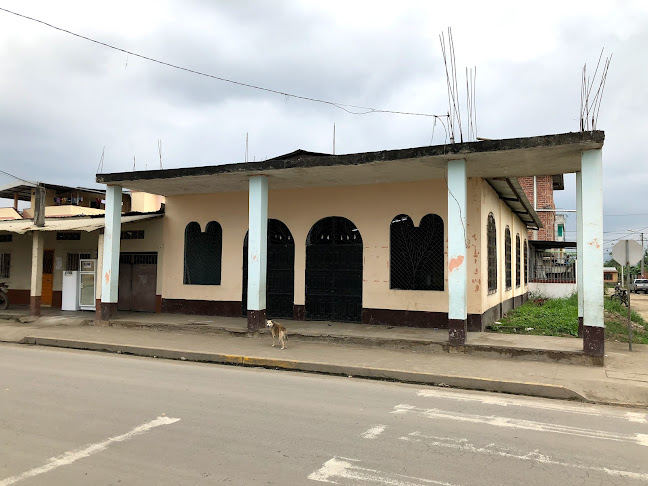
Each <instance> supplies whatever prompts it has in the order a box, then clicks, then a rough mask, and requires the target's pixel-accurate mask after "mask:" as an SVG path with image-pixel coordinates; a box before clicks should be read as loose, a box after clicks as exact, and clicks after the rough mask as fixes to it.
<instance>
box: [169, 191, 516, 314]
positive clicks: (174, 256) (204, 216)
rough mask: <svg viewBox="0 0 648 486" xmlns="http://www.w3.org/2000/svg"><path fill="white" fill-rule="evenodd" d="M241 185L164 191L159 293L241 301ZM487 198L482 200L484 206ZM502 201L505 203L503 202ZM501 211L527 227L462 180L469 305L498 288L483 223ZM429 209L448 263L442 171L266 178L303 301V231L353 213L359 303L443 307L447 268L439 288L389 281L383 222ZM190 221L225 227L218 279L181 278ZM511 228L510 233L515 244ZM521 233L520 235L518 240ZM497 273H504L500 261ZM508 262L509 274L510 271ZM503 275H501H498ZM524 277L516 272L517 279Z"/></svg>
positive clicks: (482, 306)
mask: <svg viewBox="0 0 648 486" xmlns="http://www.w3.org/2000/svg"><path fill="white" fill-rule="evenodd" d="M247 198H248V194H247V192H230V193H215V194H204V195H185V196H170V197H167V199H166V215H165V218H164V219H165V224H164V241H165V255H164V259H163V261H162V272H163V275H164V276H163V279H162V281H163V286H162V296H163V298H165V299H188V300H215V301H240V300H241V294H242V283H243V282H242V278H243V274H242V262H243V239H244V237H245V232H246V231H247V223H248V200H247ZM482 204H485V205H486V207H482ZM501 207H502V208H503V209H501ZM490 210H494V211H495V213H496V215H497V218H498V237H499V236H500V224H501V223H500V221H499V220H501V216H500V211H501V212H502V213H503V214H505V215H506V216H507V217H508V218H509V219H508V220H507V221H508V224H509V225H512V226H514V227H515V228H516V231H517V232H519V233H520V234H521V236H522V234H525V232H526V229H525V227H524V225H523V224H522V223H521V222H520V221H519V220H518V218H517V217H516V216H515V215H513V214H512V213H511V211H510V209H509V208H508V206H506V205H505V204H504V203H502V202H501V201H500V200H499V198H498V197H497V195H496V194H495V192H494V191H493V190H492V189H491V188H490V186H488V184H487V183H486V182H484V181H483V180H482V179H469V180H468V215H467V227H466V233H467V239H468V242H469V248H468V253H467V254H468V255H469V258H468V284H469V292H468V313H471V314H477V313H479V314H481V313H482V312H484V311H485V310H487V309H488V308H490V307H491V306H492V305H495V304H491V302H494V301H495V300H497V303H499V302H500V301H499V299H500V298H501V297H502V294H499V293H498V294H497V295H495V296H487V285H486V280H485V279H486V272H485V270H484V271H482V269H485V268H486V260H485V259H486V248H485V243H486V238H485V236H482V233H485V230H486V222H485V221H486V217H487V216H488V212H489V211H490ZM429 213H435V214H438V215H439V216H441V218H442V219H443V220H444V228H445V235H444V240H445V241H446V251H445V255H444V268H447V264H448V262H447V223H446V221H447V186H446V182H445V180H443V179H440V180H433V181H422V182H415V183H402V184H388V185H387V184H384V185H363V186H347V187H340V186H335V187H323V188H308V189H290V190H273V189H272V179H270V191H269V208H268V217H269V218H272V219H279V220H281V221H282V222H283V223H285V224H286V226H287V227H288V229H289V230H290V231H291V233H292V235H293V238H294V241H295V295H294V303H295V304H296V305H304V304H305V269H306V247H305V244H306V239H307V236H308V232H309V231H310V229H311V227H312V226H313V225H314V224H315V223H316V222H317V221H318V220H320V219H322V218H325V217H328V216H342V217H345V218H347V219H349V220H351V221H352V222H353V223H354V224H355V225H356V227H357V228H358V230H359V231H360V234H361V235H362V239H363V245H364V249H363V251H364V255H363V257H364V274H363V280H364V282H363V307H365V308H376V309H398V310H414V311H436V312H447V311H448V295H447V288H448V284H447V271H446V279H445V285H444V286H445V290H444V291H409V290H394V289H390V288H389V287H390V285H389V279H390V274H389V273H390V272H389V259H390V257H389V246H390V241H389V229H390V223H391V220H392V219H393V218H394V217H395V216H396V215H398V214H407V215H409V216H410V217H411V218H412V220H413V221H414V224H416V225H418V224H419V223H420V220H421V218H422V217H423V216H425V215H426V214H429ZM192 221H196V222H198V223H199V224H200V226H201V228H202V229H203V230H204V229H205V226H206V225H207V223H208V222H209V221H218V223H220V225H221V227H222V229H223V242H222V243H223V246H222V248H223V253H222V255H223V257H222V265H221V285H213V286H210V285H184V284H183V278H182V277H183V265H184V230H185V227H186V226H187V224H189V223H190V222H192ZM514 238H515V233H513V245H514ZM523 241H524V239H523V238H522V237H521V242H523ZM503 251H504V250H503V249H502V257H501V258H500V259H499V260H500V261H499V263H500V264H501V266H502V270H501V272H500V275H503V269H504V266H503V265H504V262H503ZM514 265H515V262H513V278H515V267H514ZM502 278H503V277H502ZM523 281H524V277H523V276H522V282H523ZM513 287H514V288H513V289H512V291H511V292H510V293H511V295H521V294H522V293H524V291H525V290H524V286H523V285H522V287H520V288H519V289H515V284H513Z"/></svg>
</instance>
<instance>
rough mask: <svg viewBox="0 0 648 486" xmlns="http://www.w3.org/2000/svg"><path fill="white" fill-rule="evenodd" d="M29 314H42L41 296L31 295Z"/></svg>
mask: <svg viewBox="0 0 648 486" xmlns="http://www.w3.org/2000/svg"><path fill="white" fill-rule="evenodd" d="M29 315H30V316H40V315H41V296H40V295H37V296H35V297H32V296H30V297H29Z"/></svg>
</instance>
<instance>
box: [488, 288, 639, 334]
mask: <svg viewBox="0 0 648 486" xmlns="http://www.w3.org/2000/svg"><path fill="white" fill-rule="evenodd" d="M604 309H605V339H606V340H609V341H619V342H626V343H627V342H628V308H627V307H626V306H624V305H623V304H621V303H620V302H618V301H616V300H612V299H610V298H609V297H607V296H606V297H605V299H604ZM490 331H492V332H502V333H509V334H530V335H540V336H563V337H567V336H569V337H577V336H578V297H577V296H576V295H572V296H571V297H567V298H563V299H534V300H528V301H526V302H525V303H524V304H523V305H521V306H520V307H518V308H517V309H513V310H511V311H509V312H508V313H507V314H506V316H505V317H504V318H502V319H501V320H500V323H499V324H493V325H492V326H490ZM632 342H633V343H638V344H648V323H647V322H646V321H645V320H644V319H643V318H642V317H641V316H640V315H639V314H637V313H636V312H635V311H632Z"/></svg>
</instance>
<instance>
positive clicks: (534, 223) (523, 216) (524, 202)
mask: <svg viewBox="0 0 648 486" xmlns="http://www.w3.org/2000/svg"><path fill="white" fill-rule="evenodd" d="M486 182H488V183H489V184H490V186H491V187H492V188H493V190H494V191H495V192H496V193H497V195H498V196H499V198H500V199H501V200H502V201H504V202H505V203H506V205H507V206H508V207H509V208H511V211H513V212H514V213H515V214H517V216H518V218H520V220H521V221H522V222H523V223H524V224H525V225H526V226H527V228H530V229H540V228H542V222H540V217H539V216H538V213H537V212H536V211H535V210H534V209H533V207H532V206H531V203H530V202H529V199H527V197H526V195H525V194H524V189H522V186H521V185H520V183H519V182H518V180H517V178H516V177H505V178H504V177H503V178H495V179H486Z"/></svg>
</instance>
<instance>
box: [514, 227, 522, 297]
mask: <svg viewBox="0 0 648 486" xmlns="http://www.w3.org/2000/svg"><path fill="white" fill-rule="evenodd" d="M520 259H521V254H520V234H519V233H518V234H517V235H515V286H516V287H519V286H520V275H521V274H520V272H521V270H522V268H521V266H522V265H520Z"/></svg>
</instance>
